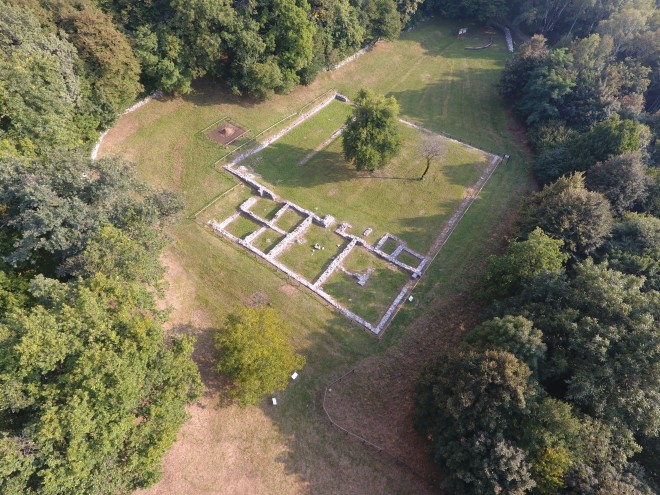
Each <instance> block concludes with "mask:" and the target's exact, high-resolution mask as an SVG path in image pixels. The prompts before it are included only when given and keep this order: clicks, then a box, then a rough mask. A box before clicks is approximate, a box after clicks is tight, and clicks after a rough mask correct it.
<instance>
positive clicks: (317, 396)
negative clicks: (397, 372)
mask: <svg viewBox="0 0 660 495" xmlns="http://www.w3.org/2000/svg"><path fill="white" fill-rule="evenodd" d="M347 332H354V333H357V335H356V334H354V335H352V336H351V335H347ZM365 340H366V341H365ZM351 341H353V342H352V343H353V345H352V346H350V344H351ZM386 349H387V346H386V345H384V344H383V343H382V341H380V340H377V339H375V338H374V337H371V336H369V335H366V333H365V331H364V330H361V329H359V328H357V327H355V326H352V325H351V324H350V323H348V322H347V321H346V320H344V319H343V318H342V317H341V316H339V315H337V317H336V318H335V319H334V321H332V322H330V323H329V324H328V327H327V328H325V329H323V330H322V331H318V332H315V333H313V334H312V335H311V337H310V345H309V347H308V348H307V349H306V350H305V354H306V355H307V356H314V358H315V359H314V360H312V359H310V360H309V361H308V364H307V365H306V366H305V368H304V369H303V370H302V372H301V374H300V378H298V380H297V381H295V382H291V383H290V385H289V387H288V388H287V389H286V390H285V391H282V392H278V393H276V394H273V395H274V396H275V397H277V399H278V405H277V406H276V407H274V406H272V405H271V404H270V403H269V401H263V402H262V403H261V405H260V407H261V409H262V410H263V412H264V413H265V414H266V415H268V416H269V417H270V418H271V419H272V421H273V423H274V424H275V425H276V427H277V428H278V430H279V432H280V433H281V435H282V438H283V439H284V441H285V443H286V447H287V448H286V450H285V452H283V453H282V454H280V456H279V457H278V459H277V460H278V461H279V462H281V463H282V464H283V465H284V466H285V469H286V471H287V472H288V473H289V474H295V475H296V476H298V477H300V478H302V479H303V480H305V481H306V482H307V484H308V486H309V488H310V492H311V493H352V494H365V495H366V494H374V495H375V494H382V493H388V494H409V493H415V494H419V495H426V494H429V495H430V494H434V493H435V494H437V493H441V492H440V491H439V489H438V488H437V484H432V483H429V481H428V478H429V476H427V475H428V471H426V472H424V473H423V474H421V473H420V472H419V471H418V467H419V466H417V465H412V466H411V465H410V463H408V462H407V459H405V458H401V457H402V456H401V455H400V453H401V452H400V451H397V450H396V449H395V448H392V444H390V445H383V447H385V448H386V450H385V451H378V450H376V449H374V448H373V447H371V446H369V445H367V444H364V443H362V442H361V441H360V440H358V439H355V438H353V437H350V436H348V435H346V434H345V433H343V432H342V431H340V430H339V429H337V428H336V427H334V426H332V424H331V423H330V421H329V419H328V417H327V416H326V414H325V412H324V410H323V396H324V393H325V389H326V385H328V383H330V382H331V381H332V380H334V379H336V378H338V377H340V376H341V375H342V374H344V373H346V372H347V371H349V370H350V369H352V368H354V367H355V366H359V363H360V362H362V361H369V360H372V359H381V357H380V356H378V355H379V354H381V353H383V352H384V351H386ZM317 357H320V358H321V359H316V358H317ZM372 385H373V387H368V388H371V390H368V391H367V393H368V394H371V393H373V392H374V390H373V388H378V387H379V386H378V385H377V384H376V383H373V384H372ZM332 387H334V385H333V386H331V388H332ZM333 390H334V389H333ZM330 393H331V392H330ZM399 399H404V400H407V398H397V399H395V400H396V402H397V403H398V402H399ZM374 419H375V418H374ZM361 420H366V421H367V423H371V419H370V418H368V417H367V418H353V420H351V419H349V420H348V421H346V422H344V421H345V418H342V423H341V424H342V425H343V426H348V427H349V428H351V430H354V431H355V432H356V433H358V434H361V435H364V436H365V437H369V438H367V439H368V440H370V441H371V440H375V441H376V442H377V443H380V442H379V440H378V439H374V438H373V437H372V436H371V433H372V432H370V431H369V429H368V428H367V429H362V428H360V427H359V425H358V423H359V422H360V421H361ZM380 422H382V423H385V424H386V423H387V422H388V418H384V419H383V418H379V419H377V420H376V423H380ZM391 427H392V429H393V430H396V429H398V425H396V424H392V425H391ZM382 433H383V434H384V435H387V432H386V431H383V432H382ZM410 440H411V442H412V443H413V444H414V445H415V446H416V447H419V448H420V449H421V450H420V452H419V453H418V455H419V458H420V459H423V460H424V461H425V460H426V453H425V451H424V442H423V440H421V439H419V438H413V439H410ZM312 452H313V455H312ZM414 463H416V461H414ZM428 465H429V464H428V463H427V466H426V467H428ZM431 471H434V468H433V467H431ZM435 474H436V475H437V472H436V473H435Z"/></svg>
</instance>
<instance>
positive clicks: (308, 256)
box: [278, 225, 348, 282]
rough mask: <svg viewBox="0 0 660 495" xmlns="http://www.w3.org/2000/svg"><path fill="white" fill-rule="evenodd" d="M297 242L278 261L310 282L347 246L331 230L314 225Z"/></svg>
mask: <svg viewBox="0 0 660 495" xmlns="http://www.w3.org/2000/svg"><path fill="white" fill-rule="evenodd" d="M298 240H299V241H300V242H297V241H296V242H293V243H292V244H291V247H289V248H288V249H287V250H286V251H284V252H283V253H282V254H281V255H280V256H279V257H278V259H279V261H281V262H282V263H283V264H284V265H285V266H287V267H288V268H291V269H292V270H293V271H295V272H296V273H299V274H300V275H302V276H303V277H304V278H305V279H306V280H308V281H310V282H313V281H315V280H316V279H317V278H318V276H319V275H321V273H323V271H324V269H325V268H326V266H327V265H329V264H330V262H331V261H332V258H334V257H335V256H337V255H338V254H339V253H340V252H341V251H342V250H343V249H344V247H345V246H346V244H348V243H347V242H346V241H345V240H344V239H342V238H341V237H339V236H338V235H337V234H335V233H334V231H333V230H331V229H324V228H322V227H318V226H316V225H310V226H309V227H308V229H307V230H306V231H305V233H304V234H303V235H302V236H301V237H300V238H299V239H298ZM315 246H319V248H320V249H316V248H315Z"/></svg>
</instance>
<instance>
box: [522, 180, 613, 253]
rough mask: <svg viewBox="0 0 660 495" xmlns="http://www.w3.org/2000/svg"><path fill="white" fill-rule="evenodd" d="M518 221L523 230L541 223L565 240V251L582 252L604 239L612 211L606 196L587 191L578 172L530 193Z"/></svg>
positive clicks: (533, 227) (545, 230)
mask: <svg viewBox="0 0 660 495" xmlns="http://www.w3.org/2000/svg"><path fill="white" fill-rule="evenodd" d="M519 225H520V229H521V230H522V231H523V232H529V231H530V230H532V229H535V228H536V227H540V228H541V229H542V230H543V231H544V232H546V233H547V234H548V235H550V236H552V237H554V238H556V239H560V240H562V241H564V245H563V247H564V249H565V250H566V251H567V252H569V253H571V254H573V255H576V256H583V255H586V254H589V253H591V252H593V251H594V250H595V249H596V248H598V247H600V246H601V245H602V244H603V242H605V239H606V237H607V236H608V235H609V232H610V229H611V228H612V214H611V212H610V206H609V203H608V201H607V199H605V197H604V196H603V195H601V194H600V193H596V192H591V191H588V190H587V189H586V187H585V186H584V177H583V175H582V174H579V173H577V174H574V175H572V176H570V177H562V178H560V179H559V180H557V182H555V183H553V184H551V185H548V186H545V187H544V188H543V190H542V191H541V192H538V193H535V194H533V195H532V196H531V197H530V198H529V199H528V200H527V202H526V204H525V206H524V207H523V211H522V213H521V216H520V219H519Z"/></svg>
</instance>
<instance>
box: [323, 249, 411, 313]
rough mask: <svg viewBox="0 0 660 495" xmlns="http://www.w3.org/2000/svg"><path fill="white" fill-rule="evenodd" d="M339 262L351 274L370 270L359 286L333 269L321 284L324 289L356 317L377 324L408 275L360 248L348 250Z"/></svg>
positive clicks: (347, 275) (345, 275)
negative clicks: (367, 276)
mask: <svg viewBox="0 0 660 495" xmlns="http://www.w3.org/2000/svg"><path fill="white" fill-rule="evenodd" d="M342 264H343V265H344V267H345V268H346V270H347V271H349V272H352V273H360V274H364V273H365V272H367V270H373V273H371V275H370V276H369V279H368V280H367V283H366V284H365V285H364V286H360V285H359V284H358V283H357V280H356V279H355V278H354V277H353V276H351V275H349V274H347V273H344V272H342V271H339V270H337V271H336V272H335V273H334V274H333V275H332V276H331V277H330V279H329V280H328V281H327V282H326V283H325V284H324V285H323V288H324V290H325V291H326V292H327V293H328V294H330V295H331V296H333V297H335V299H337V301H339V302H340V303H341V304H343V305H344V306H346V307H347V308H348V309H350V310H351V311H353V312H354V313H355V314H357V315H358V316H361V317H362V318H365V319H366V320H367V321H369V322H370V323H372V324H374V325H375V324H377V323H378V322H379V321H380V318H381V317H382V316H383V314H384V313H385V311H386V310H387V308H389V306H390V304H392V301H393V300H394V298H395V297H396V295H397V294H398V293H399V292H401V289H402V288H403V286H404V285H405V283H406V282H407V281H408V278H409V275H408V274H407V273H405V272H403V271H402V270H399V269H398V268H397V267H396V266H394V265H392V264H391V263H388V262H386V261H384V260H382V259H380V258H377V257H376V256H374V255H373V254H371V253H370V252H369V251H367V250H366V249H364V248H362V247H358V248H355V249H354V250H353V251H351V253H350V254H349V255H348V256H347V257H346V259H345V260H344V262H343V263H342Z"/></svg>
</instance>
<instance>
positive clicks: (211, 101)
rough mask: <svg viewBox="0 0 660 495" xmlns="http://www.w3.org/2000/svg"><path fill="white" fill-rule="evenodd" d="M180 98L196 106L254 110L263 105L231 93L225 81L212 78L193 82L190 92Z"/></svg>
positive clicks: (257, 101) (259, 101)
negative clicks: (235, 106) (219, 106)
mask: <svg viewBox="0 0 660 495" xmlns="http://www.w3.org/2000/svg"><path fill="white" fill-rule="evenodd" d="M181 98H182V99H183V100H185V101H187V102H191V103H194V104H195V105H197V106H202V107H203V106H214V105H223V104H231V105H237V106H239V107H241V108H254V107H255V106H257V105H259V104H260V103H263V102H262V101H261V100H257V99H254V98H249V97H247V96H238V95H235V94H234V93H232V92H231V90H230V89H229V88H228V87H227V84H226V82H225V81H222V80H220V79H214V78H212V77H203V78H201V79H197V80H195V81H193V84H192V91H191V92H190V93H189V94H187V95H182V96H181Z"/></svg>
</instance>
